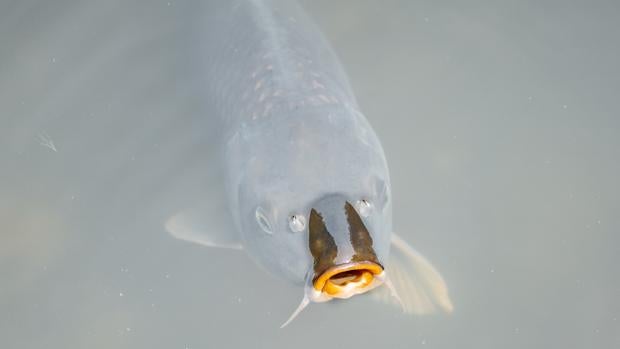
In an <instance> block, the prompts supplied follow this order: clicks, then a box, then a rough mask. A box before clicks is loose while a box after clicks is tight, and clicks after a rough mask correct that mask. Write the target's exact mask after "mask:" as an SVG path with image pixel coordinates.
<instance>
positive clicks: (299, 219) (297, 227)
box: [288, 214, 306, 233]
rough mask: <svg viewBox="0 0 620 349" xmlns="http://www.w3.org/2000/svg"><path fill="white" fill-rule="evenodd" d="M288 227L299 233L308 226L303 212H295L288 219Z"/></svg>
mask: <svg viewBox="0 0 620 349" xmlns="http://www.w3.org/2000/svg"><path fill="white" fill-rule="evenodd" d="M288 227H289V228H290V229H291V231H292V232H293V233H299V232H300V231H302V230H304V229H305V228H306V217H304V215H301V214H294V215H292V216H290V217H289V219H288Z"/></svg>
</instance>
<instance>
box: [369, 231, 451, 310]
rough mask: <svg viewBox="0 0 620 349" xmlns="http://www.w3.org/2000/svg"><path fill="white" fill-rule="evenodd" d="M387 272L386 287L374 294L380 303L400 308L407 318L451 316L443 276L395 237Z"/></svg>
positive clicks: (375, 291)
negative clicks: (444, 314)
mask: <svg viewBox="0 0 620 349" xmlns="http://www.w3.org/2000/svg"><path fill="white" fill-rule="evenodd" d="M385 270H386V273H387V278H388V279H387V280H386V283H385V286H384V287H380V288H379V289H377V290H374V291H372V292H371V294H372V295H373V296H375V297H376V298H377V299H379V300H381V301H384V302H387V303H391V304H394V305H396V306H400V307H401V308H402V310H403V312H405V313H407V314H417V315H424V314H431V313H434V312H436V311H437V310H442V311H444V312H447V313H450V312H452V310H453V306H452V302H451V301H450V297H449V295H448V287H447V286H446V283H445V282H444V280H443V278H442V277H441V274H439V272H438V271H437V270H436V269H435V267H433V265H432V264H431V263H430V262H429V261H428V260H427V259H426V258H425V257H424V256H422V255H421V254H420V253H418V252H417V251H416V250H414V249H413V248H412V247H411V246H410V245H409V244H408V243H407V242H406V241H404V240H403V239H402V238H400V237H399V236H398V235H396V234H392V251H391V254H390V259H389V261H388V263H387V267H386V269H385Z"/></svg>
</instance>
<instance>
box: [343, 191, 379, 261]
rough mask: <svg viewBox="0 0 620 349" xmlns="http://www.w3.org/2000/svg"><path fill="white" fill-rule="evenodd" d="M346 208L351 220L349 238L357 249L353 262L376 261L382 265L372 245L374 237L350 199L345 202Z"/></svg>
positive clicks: (354, 248) (348, 217) (348, 220)
mask: <svg viewBox="0 0 620 349" xmlns="http://www.w3.org/2000/svg"><path fill="white" fill-rule="evenodd" d="M344 210H345V212H346V214H347V222H349V238H350V240H351V245H352V246H353V250H355V254H354V255H353V258H351V262H375V263H377V264H379V265H381V264H380V263H379V261H378V260H377V255H376V254H375V250H374V248H373V247H372V237H371V236H370V233H369V232H368V229H366V226H365V225H364V222H363V221H362V219H361V218H360V216H359V215H358V214H357V211H356V210H355V208H354V207H353V205H351V204H350V203H349V202H348V201H347V202H345V204H344Z"/></svg>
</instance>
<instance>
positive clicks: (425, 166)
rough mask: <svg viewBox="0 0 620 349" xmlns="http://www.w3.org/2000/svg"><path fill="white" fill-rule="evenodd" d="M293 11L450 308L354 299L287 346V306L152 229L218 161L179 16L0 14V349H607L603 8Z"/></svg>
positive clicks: (310, 316)
mask: <svg viewBox="0 0 620 349" xmlns="http://www.w3.org/2000/svg"><path fill="white" fill-rule="evenodd" d="M304 5H305V7H306V8H307V9H308V11H309V12H310V13H311V14H312V16H313V17H314V18H315V20H316V21H317V22H318V24H319V26H320V27H321V28H322V29H323V30H324V32H325V33H326V35H327V36H328V38H329V39H330V41H331V42H332V44H333V46H334V47H335V49H336V51H337V52H338V54H339V55H340V57H341V59H342V61H343V65H344V66H345V69H346V70H347V72H348V74H349V76H350V78H351V81H352V83H353V86H354V89H355V91H356V95H357V98H358V100H359V102H360V104H361V106H362V109H363V110H364V112H365V114H366V115H367V116H368V118H369V119H370V121H371V123H372V124H373V126H374V127H375V129H376V130H377V132H378V134H379V136H380V138H381V140H382V142H383V144H384V147H385V151H386V154H387V157H388V161H389V164H390V170H391V174H392V184H393V190H394V226H395V229H396V230H397V232H399V233H400V234H401V235H402V236H404V237H406V238H407V239H408V240H409V241H411V242H413V244H414V245H415V246H416V247H417V248H418V249H419V250H421V251H423V252H424V253H425V254H426V255H427V256H428V257H429V258H430V259H431V260H433V261H434V262H435V264H436V266H437V267H438V268H439V269H440V270H441V271H442V272H443V275H444V277H445V279H446V281H447V282H448V285H449V287H450V292H451V296H452V300H453V303H454V305H455V311H454V313H453V314H451V315H436V316H430V317H407V316H404V315H402V314H400V313H399V311H398V310H396V309H394V308H391V307H389V306H384V305H382V304H378V303H375V302H374V301H372V300H371V299H369V298H368V297H357V298H354V299H351V300H350V301H346V302H338V303H336V302H332V303H330V304H321V305H315V306H311V307H310V308H309V309H308V310H307V311H305V312H304V313H303V314H302V315H301V316H300V317H299V318H298V319H297V320H295V322H293V324H291V326H290V327H288V328H286V329H285V330H280V329H279V328H278V327H279V325H280V324H281V323H282V321H283V320H285V319H286V318H287V317H288V315H289V314H290V312H291V311H292V310H293V309H294V308H295V306H296V305H297V303H298V302H299V300H300V298H301V291H300V290H299V289H297V288H296V287H294V286H291V285H288V284H287V283H285V282H283V281H280V280H278V279H277V278H275V277H273V276H270V275H268V274H266V273H264V272H262V271H260V270H259V269H257V268H256V267H255V266H254V265H253V263H252V262H251V261H250V260H249V259H248V258H247V257H246V256H245V255H243V254H242V253H237V252H229V251H220V250H205V249H204V248H201V247H199V246H192V245H188V244H184V243H182V242H180V241H176V240H174V239H172V238H170V237H169V236H168V235H167V234H166V233H165V231H164V229H163V225H162V223H163V221H164V220H165V218H166V217H167V214H169V213H170V212H174V210H175V209H178V208H179V207H182V206H183V205H186V204H187V203H188V202H190V203H191V202H192V201H193V200H197V199H199V198H200V196H201V193H204V192H205V190H206V189H207V188H205V184H204V177H203V176H204V175H205V173H207V172H208V171H207V170H208V168H209V167H210V166H212V165H213V164H212V163H209V162H208V161H207V160H205V159H209V158H210V157H209V147H208V139H209V137H208V136H209V134H211V132H214V130H211V129H209V128H208V127H206V126H208V125H201V123H200V121H199V120H196V118H195V115H197V114H198V113H199V112H200V111H201V104H200V93H199V92H200V88H199V84H200V83H199V81H198V79H197V75H198V74H197V73H196V68H195V66H193V65H192V64H193V62H192V61H191V59H189V58H188V57H186V56H185V55H183V53H182V52H183V51H182V50H181V49H182V48H183V47H188V45H191V41H192V40H193V39H194V38H192V36H191V35H180V33H185V31H187V28H186V27H184V26H183V23H182V21H179V18H180V17H179V15H180V14H183V13H186V12H185V10H187V8H188V6H190V4H186V3H182V2H174V1H173V2H167V1H152V2H148V4H146V3H140V2H120V1H118V2H112V1H110V2H107V3H106V4H105V5H104V4H95V3H94V2H93V3H92V4H89V3H86V2H80V3H78V2H74V1H56V2H53V3H51V2H43V1H40V2H39V3H37V2H36V1H33V2H24V1H4V2H2V3H1V4H0V42H2V46H1V47H2V48H1V49H0V62H2V64H0V125H1V126H2V127H0V149H1V150H0V164H1V165H0V166H1V167H0V176H1V181H2V182H0V183H1V184H0V276H1V280H2V281H1V282H0V343H1V346H2V347H18V348H40V347H47V348H82V347H91V348H109V347H115V348H142V347H144V348H182V349H183V348H211V347H265V348H280V347H282V348H290V347H299V348H306V347H307V348H310V347H316V346H317V345H322V343H329V344H330V345H333V346H350V347H359V348H377V347H388V348H391V347H428V348H454V347H466V348H467V347H477V348H496V347H503V348H513V347H514V348H523V347H540V348H547V347H567V348H584V347H588V348H615V347H618V346H620V320H619V318H620V301H619V300H618V297H617V296H618V294H620V274H619V273H618V271H617V267H616V265H617V264H618V261H619V259H618V258H619V256H620V250H619V247H618V246H620V238H619V237H618V230H619V228H620V221H618V216H617V212H618V211H619V209H620V202H619V201H620V199H619V198H620V189H618V186H617V185H616V184H617V178H619V177H620V176H619V175H620V137H619V135H620V134H619V132H620V118H619V112H620V107H618V103H617V97H616V95H617V91H618V89H619V87H620V73H619V72H618V69H617V62H618V61H620V57H619V56H620V55H619V53H620V47H619V46H620V44H619V43H618V41H617V38H616V36H617V33H618V32H619V31H620V21H619V19H620V16H619V15H620V6H618V5H617V4H616V3H613V2H596V3H592V2H585V1H582V2H578V1H572V2H570V3H567V2H553V1H546V2H544V3H541V2H534V1H533V2H503V3H501V4H500V3H497V2H484V1H476V2H469V3H467V4H462V3H459V2H453V3H443V4H438V3H435V2H409V1H403V2H397V1H392V2H385V3H382V4H378V3H376V2H358V1H340V2H338V3H337V4H334V3H333V2H330V1H313V2H310V1H307V2H304ZM145 28H147V29H148V30H147V29H145ZM136 47H137V48H136ZM201 126H204V127H201Z"/></svg>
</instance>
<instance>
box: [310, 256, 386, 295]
mask: <svg viewBox="0 0 620 349" xmlns="http://www.w3.org/2000/svg"><path fill="white" fill-rule="evenodd" d="M381 272H383V267H382V266H380V265H379V264H377V263H374V262H353V263H346V264H340V265H336V266H334V267H331V268H329V269H327V270H326V271H325V272H323V273H322V274H321V275H319V276H318V277H317V278H316V279H315V280H314V282H313V285H314V289H315V290H317V291H320V292H323V293H326V294H328V295H330V296H333V297H338V295H339V294H340V293H341V292H342V291H343V290H344V289H345V287H346V288H347V289H348V288H350V287H351V285H353V287H355V288H357V289H364V288H366V287H368V286H370V285H371V284H372V281H373V280H374V278H375V276H376V275H379V274H380V273H381Z"/></svg>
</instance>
